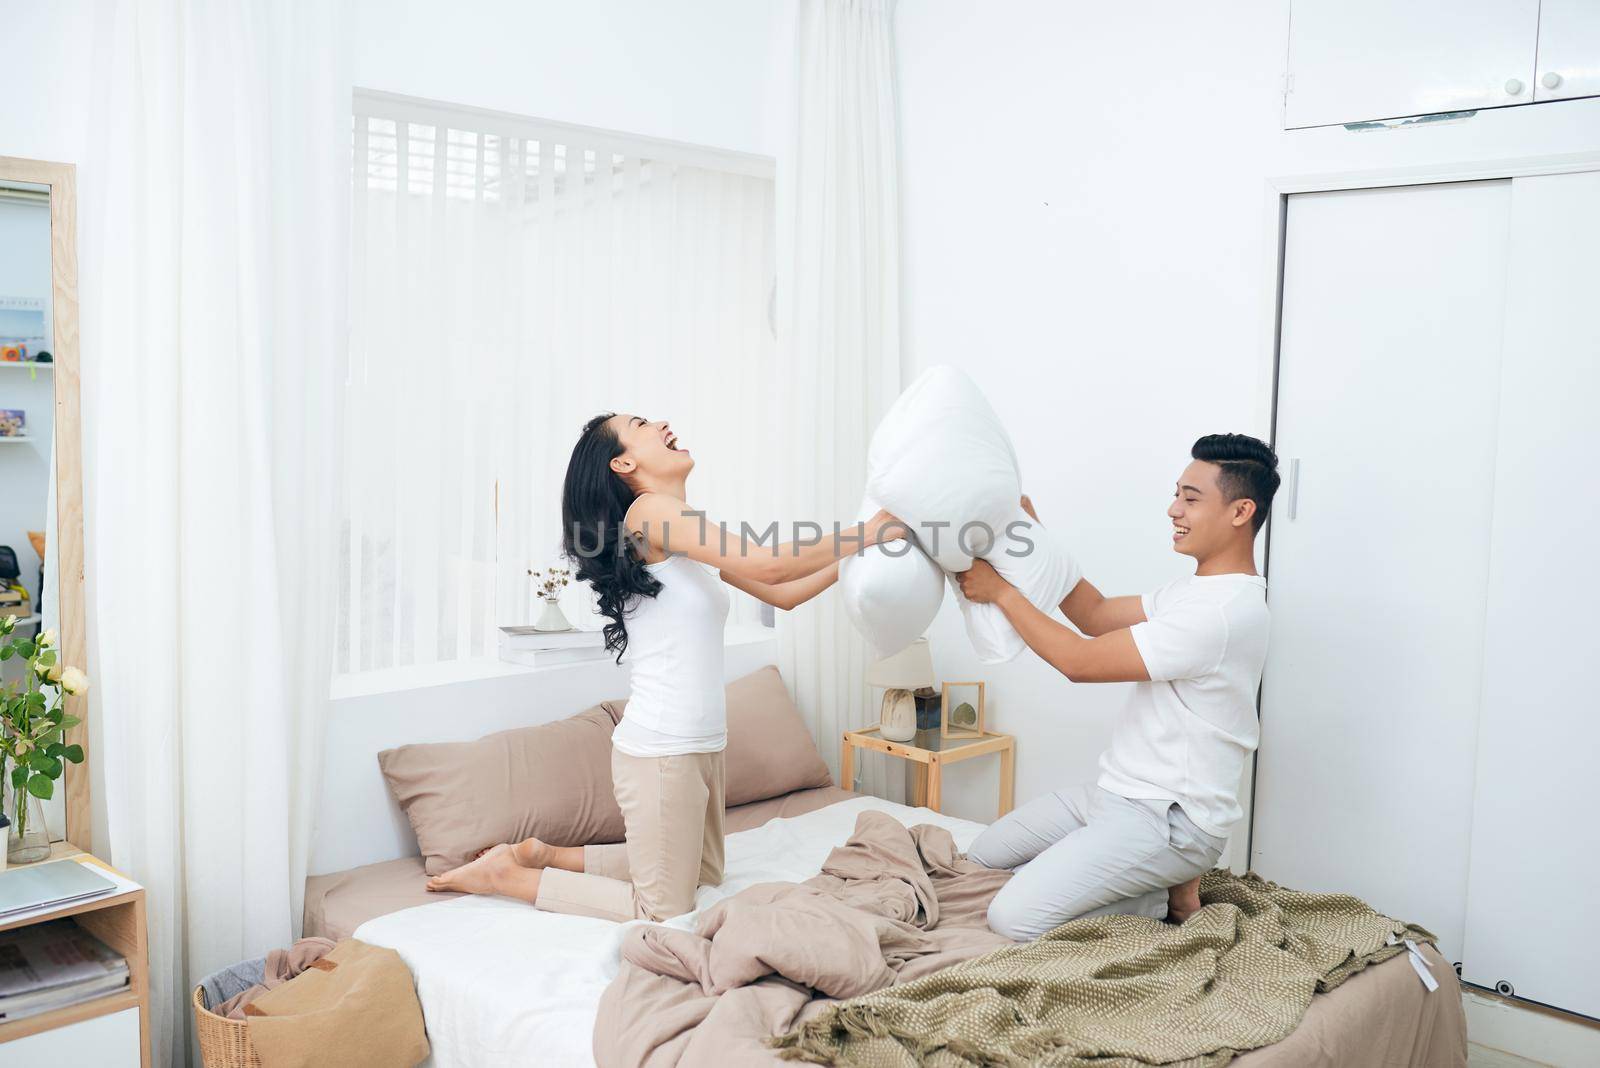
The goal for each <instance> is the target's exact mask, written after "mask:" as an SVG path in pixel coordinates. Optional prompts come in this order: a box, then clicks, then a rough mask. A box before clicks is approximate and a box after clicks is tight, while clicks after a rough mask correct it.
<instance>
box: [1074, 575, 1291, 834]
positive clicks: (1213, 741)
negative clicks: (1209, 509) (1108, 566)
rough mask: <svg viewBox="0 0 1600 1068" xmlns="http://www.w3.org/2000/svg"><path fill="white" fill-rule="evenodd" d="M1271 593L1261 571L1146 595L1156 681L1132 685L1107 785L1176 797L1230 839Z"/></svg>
mask: <svg viewBox="0 0 1600 1068" xmlns="http://www.w3.org/2000/svg"><path fill="white" fill-rule="evenodd" d="M1266 591H1267V583H1266V580H1265V579H1263V578H1261V577H1260V576H1258V575H1205V576H1199V575H1196V576H1191V577H1189V578H1184V579H1179V580H1178V581H1176V582H1172V583H1168V584H1167V585H1165V586H1163V587H1161V588H1160V589H1159V590H1156V591H1155V592H1154V593H1147V594H1145V595H1144V598H1143V602H1144V614H1145V620H1146V621H1145V622H1143V623H1138V624H1135V625H1134V626H1133V627H1132V632H1133V642H1134V644H1135V645H1137V646H1138V647H1139V655H1140V656H1141V657H1143V658H1144V666H1145V670H1146V671H1148V672H1149V674H1150V681H1149V682H1140V683H1136V684H1135V685H1134V688H1133V693H1132V695H1131V696H1130V697H1129V699H1128V707H1127V708H1126V709H1125V710H1124V711H1123V713H1122V715H1121V716H1120V717H1119V718H1118V719H1117V726H1116V729H1115V731H1114V732H1113V733H1112V736H1111V747H1110V748H1109V749H1107V750H1106V751H1105V752H1104V753H1102V754H1101V756H1100V779H1099V784H1100V785H1101V786H1102V787H1104V788H1105V789H1107V790H1110V791H1111V792H1112V793H1114V794H1119V795H1121V796H1122V797H1127V798H1133V799H1145V798H1153V799H1157V800H1168V801H1176V802H1177V803H1178V804H1179V805H1181V806H1183V811H1184V814H1185V815H1187V816H1188V817H1189V819H1190V820H1192V821H1193V822H1194V824H1195V826H1197V827H1199V828H1200V829H1201V830H1202V831H1205V832H1206V833H1207V834H1211V835H1215V836H1217V837H1218V838H1225V837H1227V835H1228V831H1229V830H1230V829H1231V828H1232V826H1233V825H1234V824H1235V823H1237V822H1238V821H1239V818H1240V817H1241V816H1243V815H1244V810H1243V809H1242V808H1241V807H1240V805H1239V785H1240V779H1241V778H1243V775H1244V762H1245V759H1246V758H1247V757H1248V756H1249V755H1250V754H1251V753H1252V752H1254V751H1255V748H1256V743H1257V742H1258V741H1259V740H1260V737H1261V729H1260V724H1259V723H1258V721H1257V719H1256V691H1257V689H1258V688H1259V687H1260V685H1261V668H1262V665H1263V664H1264V663H1265V662H1266V659H1267V630H1268V626H1269V623H1270V620H1269V617H1268V615H1267V596H1266Z"/></svg>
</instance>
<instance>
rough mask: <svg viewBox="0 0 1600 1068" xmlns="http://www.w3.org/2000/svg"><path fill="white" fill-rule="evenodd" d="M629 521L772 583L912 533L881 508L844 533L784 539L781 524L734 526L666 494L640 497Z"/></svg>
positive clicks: (659, 543) (670, 546)
mask: <svg viewBox="0 0 1600 1068" xmlns="http://www.w3.org/2000/svg"><path fill="white" fill-rule="evenodd" d="M627 522H628V529H629V531H631V532H633V533H634V534H636V535H638V536H639V537H642V538H643V539H644V540H645V542H646V543H648V544H649V545H650V546H652V547H653V548H655V549H657V550H659V551H660V552H664V553H683V554H684V555H685V556H687V557H689V559H691V560H695V561H697V562H699V563H702V564H707V565H709V566H711V567H714V568H716V569H717V570H719V571H721V572H723V573H724V574H728V575H733V576H735V577H737V578H741V579H748V580H750V581H752V582H759V583H762V584H763V585H767V586H780V585H783V584H784V583H786V582H793V581H795V580H796V579H803V578H805V577H806V576H808V575H814V574H816V573H817V572H818V571H821V570H822V569H823V568H825V567H827V566H828V565H829V564H832V563H834V562H836V561H838V560H840V559H842V558H844V557H846V556H849V555H850V554H852V553H858V552H860V551H862V550H863V549H865V548H867V547H869V546H872V545H878V544H881V543H882V542H886V541H895V540H897V539H900V538H903V537H905V536H906V533H907V531H906V527H905V524H903V523H901V522H900V521H899V520H898V519H896V518H895V517H894V516H892V515H890V514H889V513H888V512H884V511H880V512H879V513H878V514H877V515H875V516H873V517H872V518H871V519H869V520H867V521H866V522H865V523H857V524H856V525H855V526H852V527H846V528H845V529H843V530H841V531H840V532H839V533H838V534H831V533H830V534H822V533H820V532H819V533H818V535H817V538H816V540H814V541H811V540H807V541H791V542H785V543H783V544H779V543H778V524H776V523H773V524H772V525H771V526H769V527H767V529H766V530H752V529H751V528H750V527H749V526H743V527H742V528H741V529H740V530H738V531H734V530H732V529H730V528H729V527H728V526H727V524H725V523H716V522H713V521H711V520H710V519H707V518H706V515H705V513H704V512H697V511H695V510H694V509H693V508H690V507H689V505H688V504H687V503H685V502H684V501H681V500H678V499H677V498H675V497H669V496H667V495H666V494H663V493H646V494H644V495H642V496H641V497H639V499H638V500H636V501H634V502H633V507H631V508H629V509H628V516H627ZM746 534H748V535H749V536H748V537H747V536H746ZM769 538H770V539H771V541H770V544H769V541H768V539H769Z"/></svg>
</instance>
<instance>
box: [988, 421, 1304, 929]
mask: <svg viewBox="0 0 1600 1068" xmlns="http://www.w3.org/2000/svg"><path fill="white" fill-rule="evenodd" d="M1191 455H1192V457H1193V461H1192V462H1191V463H1190V464H1189V466H1188V467H1187V468H1185V469H1184V472H1183V475H1182V477H1181V478H1179V480H1178V485H1177V492H1176V493H1175V494H1174V496H1173V502H1172V506H1171V507H1170V508H1168V509H1167V515H1168V516H1169V517H1170V518H1171V520H1172V527H1173V530H1172V547H1173V549H1174V551H1176V552H1179V553H1182V554H1184V555H1185V556H1192V557H1194V558H1195V562H1196V567H1195V573H1194V575H1193V576H1192V577H1190V578H1183V579H1179V580H1177V581H1176V582H1172V583H1169V584H1167V585H1165V586H1163V587H1161V588H1160V589H1158V590H1156V591H1155V592H1154V593H1148V594H1145V595H1144V596H1142V597H1104V596H1102V595H1101V593H1100V591H1099V590H1097V589H1095V588H1094V586H1092V585H1090V583H1089V582H1088V580H1086V579H1085V580H1081V581H1079V582H1078V584H1077V585H1076V586H1074V587H1073V588H1072V590H1071V592H1070V593H1068V594H1067V597H1066V599H1065V600H1064V601H1062V602H1061V611H1062V612H1063V613H1064V614H1065V615H1066V617H1067V618H1068V619H1070V620H1071V621H1072V622H1073V624H1074V625H1075V626H1076V627H1077V628H1078V630H1079V631H1082V632H1083V636H1080V635H1079V634H1077V633H1074V632H1073V631H1072V630H1071V629H1069V628H1067V627H1064V626H1062V625H1061V624H1059V623H1057V622H1055V621H1054V620H1053V619H1051V618H1050V617H1049V616H1047V615H1046V614H1045V613H1043V612H1041V611H1040V610H1039V609H1037V608H1035V607H1034V606H1033V605H1032V604H1031V603H1030V602H1029V601H1028V599H1027V598H1026V597H1024V596H1023V595H1022V594H1021V593H1020V592H1019V591H1018V590H1016V589H1015V588H1014V587H1012V586H1010V585H1009V584H1007V582H1006V581H1005V580H1004V579H1003V578H1001V577H1000V575H999V574H998V573H997V572H996V571H995V570H994V568H992V567H990V566H989V565H988V564H987V563H985V562H983V561H982V560H979V561H977V562H975V563H974V564H973V566H972V570H970V571H966V572H963V573H962V574H961V576H960V581H961V592H962V593H963V594H964V595H965V596H966V597H967V599H968V600H971V601H977V602H992V603H994V604H997V605H999V606H1000V608H1001V609H1002V610H1003V611H1004V612H1005V614H1006V618H1007V619H1009V620H1010V621H1011V624H1012V626H1014V627H1016V629H1017V632H1018V633H1019V634H1021V635H1022V637H1023V639H1024V640H1025V641H1026V642H1027V643H1028V645H1029V647H1030V648H1032V649H1033V651H1034V652H1036V653H1038V654H1039V656H1040V657H1042V658H1043V659H1045V660H1046V661H1048V662H1049V663H1050V664H1051V665H1052V666H1054V667H1055V668H1056V669H1057V670H1058V671H1060V672H1061V673H1062V674H1063V675H1065V676H1067V678H1069V679H1071V680H1072V681H1073V682H1132V683H1136V684H1137V685H1135V686H1134V688H1133V690H1132V692H1131V693H1130V694H1129V698H1128V705H1127V708H1126V709H1125V710H1124V711H1123V713H1122V715H1121V716H1120V718H1119V719H1118V721H1117V725H1116V728H1115V731H1114V732H1113V734H1112V739H1111V747H1110V748H1109V749H1107V750H1106V751H1105V752H1104V753H1103V754H1101V757H1100V775H1099V778H1098V779H1097V780H1096V781H1095V782H1094V783H1091V784H1085V785H1082V786H1078V787H1075V788H1072V789H1067V790H1059V791H1056V792H1055V793H1051V794H1047V795H1045V796H1044V797H1040V798H1036V799H1035V800H1033V801H1030V802H1029V803H1028V804H1026V805H1024V806H1022V807H1021V808H1019V809H1017V810H1016V811H1015V812H1012V813H1011V814H1009V815H1007V816H1005V817H1004V818H1003V819H1001V820H999V821H998V822H997V823H995V824H994V825H993V826H991V827H990V828H989V829H988V830H986V831H984V832H983V834H982V835H980V836H979V837H978V840H977V841H976V842H975V843H974V844H973V847H972V849H971V851H970V852H969V853H968V856H969V857H970V858H971V859H973V860H976V861H977V862H978V863H980V864H983V865H985V866H987V867H991V868H1012V869H1015V870H1016V876H1015V877H1014V878H1013V879H1012V880H1011V881H1010V882H1009V883H1007V884H1006V886H1005V888H1004V889H1002V890H1001V891H1000V893H999V894H998V895H997V896H996V897H995V899H994V902H993V903H992V904H991V905H990V907H989V925H990V926H991V927H992V928H994V930H995V931H996V932H998V933H1000V934H1003V935H1005V936H1007V937H1008V938H1014V939H1016V940H1018V941H1025V940H1028V939H1033V938H1038V937H1039V936H1040V935H1042V934H1044V933H1045V932H1046V931H1049V930H1050V929H1052V928H1054V927H1056V926H1058V925H1059V924H1062V923H1065V922H1066V921H1067V920H1071V919H1075V918H1077V917H1079V916H1087V915H1096V914H1101V913H1115V914H1132V915H1145V916H1151V917H1154V918H1156V919H1160V918H1162V917H1163V916H1165V917H1167V918H1168V919H1170V920H1173V921H1175V922H1179V923H1181V922H1182V921H1183V920H1185V919H1187V918H1188V917H1189V915H1191V914H1192V913H1193V912H1194V911H1195V910H1197V909H1198V908H1199V907H1200V896H1199V885H1200V875H1201V874H1202V873H1203V872H1206V871H1208V870H1210V869H1211V868H1212V867H1213V866H1214V865H1215V864H1216V862H1217V857H1218V856H1219V855H1220V854H1221V852H1222V848H1223V846H1224V845H1225V844H1226V842H1227V836H1228V833H1229V831H1231V830H1232V829H1233V827H1234V825H1235V824H1236V823H1237V822H1238V821H1239V819H1240V818H1241V816H1242V815H1243V810H1242V809H1241V808H1240V805H1239V796H1238V795H1239V785H1240V779H1241V778H1242V776H1243V772H1244V762H1245V759H1246V757H1248V756H1249V754H1250V753H1251V752H1253V751H1254V750H1255V747H1256V742H1257V739H1258V737H1259V731H1258V726H1257V722H1256V711H1255V701H1256V691H1257V688H1258V687H1259V685H1260V682H1261V667H1262V664H1263V662H1264V661H1265V659H1266V655H1267V629H1268V617H1267V604H1266V582H1265V580H1263V579H1262V578H1261V577H1260V576H1259V575H1257V574H1256V568H1255V552H1254V541H1255V535H1256V532H1257V531H1259V530H1260V529H1261V526H1262V524H1263V523H1264V522H1266V518H1267V512H1268V509H1269V508H1270V507H1271V505H1272V496H1273V494H1274V493H1275V492H1276V491H1277V488H1278V481H1279V480H1278V471H1277V467H1278V458H1277V457H1276V456H1275V455H1273V452H1272V450H1271V448H1269V447H1268V446H1267V445H1266V444H1265V443H1264V442H1261V441H1258V440H1256V439H1255V438H1252V437H1246V436H1245V435H1243V434H1213V435H1210V436H1208V437H1203V438H1201V439H1200V440H1199V441H1197V442H1195V444H1194V448H1193V450H1192V451H1191ZM1024 503H1025V506H1026V499H1024ZM1030 510H1031V509H1030Z"/></svg>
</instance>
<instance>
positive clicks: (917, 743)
mask: <svg viewBox="0 0 1600 1068" xmlns="http://www.w3.org/2000/svg"><path fill="white" fill-rule="evenodd" d="M857 749H871V750H874V751H876V752H879V753H887V754H888V755H889V756H893V757H899V758H901V759H902V760H909V761H911V762H912V764H913V766H914V767H915V769H916V786H915V790H914V791H913V796H912V802H911V803H912V804H914V805H917V806H919V807H927V808H931V809H933V810H934V811H935V812H938V811H939V802H940V796H941V788H942V786H943V782H944V766H945V765H946V764H954V763H956V762H957V761H960V760H971V759H972V758H973V757H979V756H984V755H985V754H987V753H999V754H1000V806H999V807H1000V811H999V813H998V815H997V816H996V818H997V819H998V818H999V816H1004V815H1005V814H1006V813H1007V812H1010V811H1011V809H1012V807H1013V805H1014V804H1015V803H1016V792H1017V740H1016V739H1015V738H1013V737H1012V736H1011V735H1009V734H994V733H992V732H989V731H985V732H984V733H983V734H982V735H979V736H978V737H975V738H941V737H940V736H939V731H938V728H934V729H933V730H926V731H918V732H917V735H916V737H915V738H913V739H912V740H911V741H909V742H891V741H889V740H888V739H886V738H884V737H883V736H882V735H880V734H879V733H878V728H877V727H868V728H867V729H866V730H860V731H845V732H844V742H843V744H842V745H841V746H840V749H839V780H840V782H841V784H842V785H843V786H844V788H845V789H846V790H848V789H850V784H851V783H852V782H854V781H855V766H856V750H857Z"/></svg>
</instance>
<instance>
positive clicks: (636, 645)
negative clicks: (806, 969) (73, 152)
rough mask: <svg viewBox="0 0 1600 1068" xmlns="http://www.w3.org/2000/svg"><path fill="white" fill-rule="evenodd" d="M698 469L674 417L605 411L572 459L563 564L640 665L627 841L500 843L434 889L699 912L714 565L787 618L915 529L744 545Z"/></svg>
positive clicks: (620, 775)
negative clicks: (713, 508) (699, 493)
mask: <svg viewBox="0 0 1600 1068" xmlns="http://www.w3.org/2000/svg"><path fill="white" fill-rule="evenodd" d="M692 470H694V457H693V456H691V455H690V453H689V450H687V449H685V448H682V447H680V446H679V444H678V439H677V436H676V435H675V434H673V432H672V428H671V427H670V426H668V425H667V423H666V422H665V421H662V422H650V421H649V420H646V419H645V418H643V417H642V416H637V415H610V414H607V415H600V416H596V417H595V418H593V419H591V420H590V421H589V422H588V424H587V425H586V426H585V427H584V428H583V433H582V435H580V437H579V438H578V444H577V446H576V447H575V448H574V449H573V450H572V459H571V460H570V461H569V463H568V464H567V478H566V485H565V487H564V489H563V492H562V502H561V513H562V516H561V518H562V534H563V542H564V544H565V547H566V552H567V555H568V556H569V557H570V558H572V560H573V561H574V562H575V563H576V565H577V569H578V578H580V579H582V580H584V581H587V582H589V583H590V584H591V585H592V586H593V587H594V589H595V592H596V593H597V594H598V596H599V606H600V612H601V614H602V615H604V616H605V617H606V618H607V619H608V620H610V622H609V623H607V624H606V626H605V641H606V648H607V649H608V650H610V651H611V652H613V653H615V654H616V656H617V659H618V660H619V661H620V660H621V659H622V657H623V654H624V653H626V654H627V655H628V658H629V660H630V662H631V663H632V665H633V678H632V692H631V694H630V695H629V698H628V708H627V712H626V714H625V715H624V716H623V719H622V722H621V723H620V724H618V725H617V729H616V731H615V733H614V734H613V735H612V754H611V776H612V781H613V786H614V788H615V790H616V795H617V804H618V806H619V807H620V808H621V809H622V817H623V823H624V826H625V829H626V837H627V841H626V842H624V843H623V844H620V845H599V846H564V847H563V846H552V845H549V844H547V843H545V842H541V841H539V840H538V839H537V838H529V839H527V840H526V841H522V842H518V843H516V844H514V845H498V846H495V847H493V848H492V849H490V850H489V851H488V852H486V853H484V854H483V855H482V856H481V857H479V858H478V859H476V860H474V861H472V862H471V863H470V864H466V865H464V866H463V867H460V868H457V869H455V870H454V871H449V872H446V873H445V874H443V875H440V876H438V877H436V878H434V879H432V880H430V881H429V883H428V889H430V890H454V891H465V892H467V893H478V894H484V893H491V894H502V895H505V896H507V897H517V898H521V899H522V900H524V901H530V902H532V903H533V904H534V905H536V906H538V907H539V908H542V909H548V910H550V911H552V912H566V913H575V914H578V915H583V916H598V917H601V918H604V919H610V920H617V921H622V920H632V919H649V920H664V919H668V918H670V917H673V916H679V915H682V914H683V913H685V912H689V911H691V910H692V909H693V908H694V895H695V888H696V887H697V886H701V885H712V886H715V885H717V884H718V883H720V882H721V881H722V815H723V767H722V751H723V748H724V746H725V745H726V744H727V714H726V708H725V706H724V696H723V667H722V660H723V626H724V623H725V622H726V620H727V616H728V595H727V591H725V590H723V589H722V588H721V587H720V586H719V585H718V584H717V582H716V580H715V579H714V578H713V577H712V574H711V571H710V570H708V568H710V569H716V570H717V571H719V572H720V573H721V578H722V581H723V582H726V583H727V584H728V585H730V586H733V587H735V588H737V589H741V590H744V591H745V592H746V593H749V594H751V595H753V596H755V597H757V598H759V599H760V600H762V601H765V602H766V603H767V604H770V605H773V606H774V607H777V608H784V609H789V608H794V607H795V606H796V605H800V604H804V603H805V602H806V601H809V600H810V599H811V598H813V597H815V596H816V595H817V594H819V593H821V592H822V591H823V590H825V589H827V588H828V587H829V586H831V585H833V583H834V582H835V581H836V580H837V578H838V575H839V561H840V560H841V559H842V558H843V557H845V556H847V555H849V554H850V553H853V552H857V551H859V550H860V549H862V548H864V547H866V546H870V545H875V544H878V543H879V542H884V541H891V540H895V539H897V538H900V537H903V536H904V534H905V529H904V527H903V526H902V525H901V524H900V523H899V522H898V521H897V520H895V519H894V517H893V516H890V515H889V514H888V513H886V512H879V513H878V514H877V515H875V516H873V517H872V519H871V520H869V521H867V522H866V523H862V524H859V525H858V526H855V527H851V528H848V529H846V530H845V531H843V532H842V533H839V534H835V535H833V536H831V537H825V538H821V539H820V540H819V541H817V542H814V543H799V542H794V543H789V544H785V545H775V544H773V545H767V544H762V543H761V542H759V541H747V540H746V539H745V538H743V537H740V536H738V535H736V534H734V532H733V531H731V530H728V529H726V528H725V527H723V526H721V525H719V524H716V523H713V522H712V521H710V520H708V519H707V518H706V517H705V516H704V514H703V513H698V512H695V511H694V510H693V509H692V508H690V506H689V504H688V503H687V489H686V483H687V481H688V478H689V472H690V471H692ZM746 529H748V528H746ZM773 540H774V541H775V540H776V539H773Z"/></svg>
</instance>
